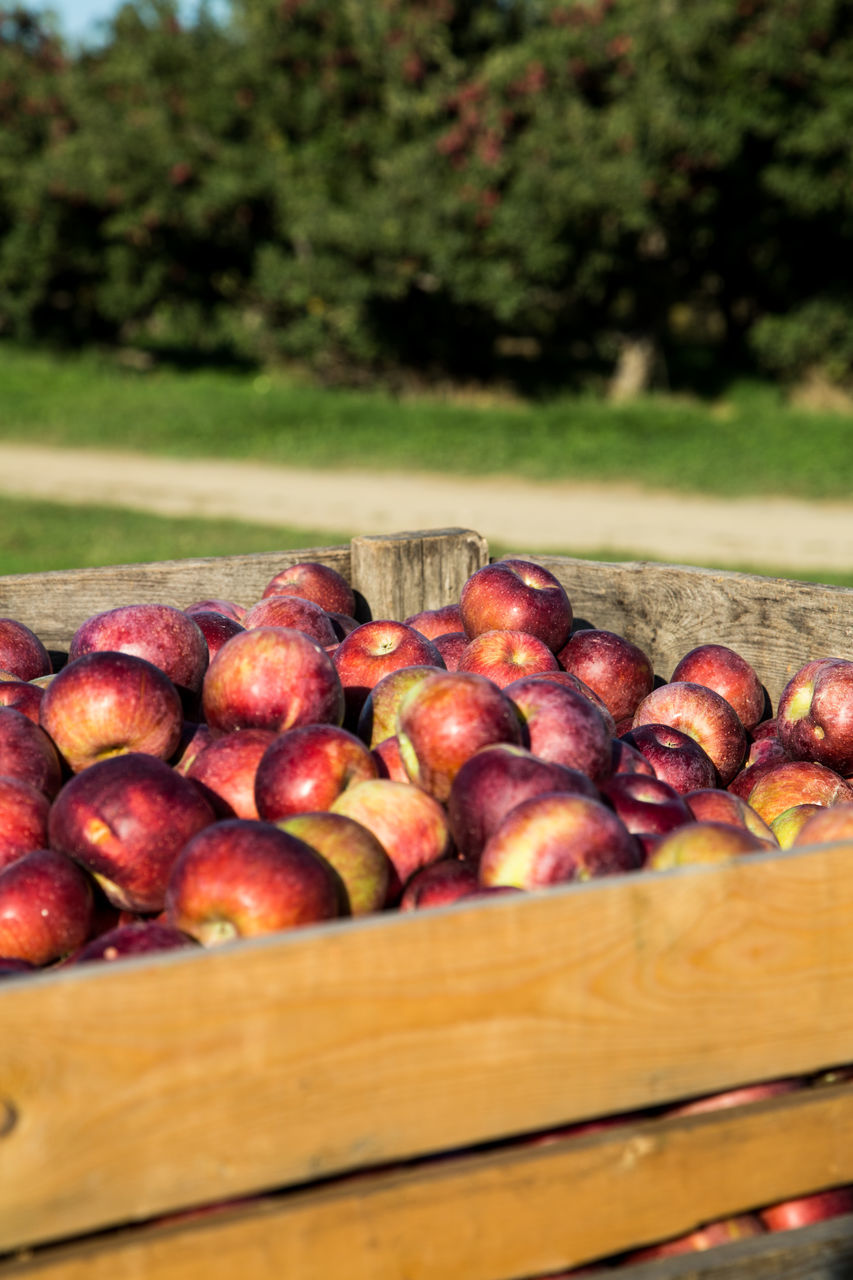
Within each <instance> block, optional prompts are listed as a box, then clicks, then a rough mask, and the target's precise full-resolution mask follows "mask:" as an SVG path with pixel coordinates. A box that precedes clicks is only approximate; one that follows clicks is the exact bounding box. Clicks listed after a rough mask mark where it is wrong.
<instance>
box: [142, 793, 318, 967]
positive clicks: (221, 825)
mask: <svg viewBox="0 0 853 1280" xmlns="http://www.w3.org/2000/svg"><path fill="white" fill-rule="evenodd" d="M342 906H343V890H342V886H341V882H340V879H339V877H338V875H337V873H336V872H335V871H334V870H333V868H332V867H331V865H330V864H329V863H328V862H327V861H326V859H325V858H323V857H321V856H320V854H318V853H317V852H316V850H314V849H312V848H311V846H310V845H308V844H306V843H305V841H304V840H299V839H297V837H296V836H294V835H291V834H290V833H289V832H287V831H282V830H280V828H279V827H277V826H275V825H274V824H273V823H271V822H261V821H253V820H251V819H247V818H226V819H224V820H223V821H221V822H216V823H214V824H213V825H212V826H208V827H206V828H205V829H204V830H203V831H199V832H198V834H197V835H195V836H193V837H192V839H190V840H189V841H188V842H187V843H185V844H184V846H183V848H182V849H181V851H180V853H179V855H178V857H177V859H176V861H175V863H174V865H173V867H172V869H171V875H170V876H169V883H168V888H167V890H166V919H167V921H168V922H169V923H170V924H172V925H173V926H174V927H175V928H176V929H180V930H182V932H184V933H188V934H189V935H190V936H191V937H193V938H196V939H197V940H198V941H199V942H201V943H202V945H204V946H214V945H216V944H218V943H223V942H228V941H231V940H232V939H234V938H252V937H257V936H259V935H262V934H268V933H273V932H277V931H278V930H280V929H292V928H295V927H297V926H298V925H303V924H312V923H316V922H318V921H321V920H331V919H334V918H335V917H337V916H339V915H340V914H341V911H342Z"/></svg>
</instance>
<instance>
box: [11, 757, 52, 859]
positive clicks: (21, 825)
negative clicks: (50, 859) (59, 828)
mask: <svg viewBox="0 0 853 1280" xmlns="http://www.w3.org/2000/svg"><path fill="white" fill-rule="evenodd" d="M49 812H50V800H49V799H48V798H47V796H46V795H45V794H44V792H43V791H41V790H40V789H39V788H38V787H34V786H33V784H32V783H31V782H26V781H25V780H24V779H23V778H9V777H3V776H0V870H2V869H3V868H4V867H6V866H9V864H10V863H12V862H15V861H16V860H17V859H18V858H20V857H22V856H23V854H25V853H30V852H31V851H32V850H33V849H42V848H44V847H45V846H46V845H47V843H48V839H47V819H48V813H49Z"/></svg>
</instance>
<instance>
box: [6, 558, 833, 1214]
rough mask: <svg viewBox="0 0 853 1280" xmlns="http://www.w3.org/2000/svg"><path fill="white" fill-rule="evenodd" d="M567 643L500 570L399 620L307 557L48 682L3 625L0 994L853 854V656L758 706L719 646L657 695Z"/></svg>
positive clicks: (811, 664)
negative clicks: (497, 901)
mask: <svg viewBox="0 0 853 1280" xmlns="http://www.w3.org/2000/svg"><path fill="white" fill-rule="evenodd" d="M573 621H574V620H573V611H572V605H571V602H570V600H569V597H568V595H567V593H566V591H565V589H564V588H563V586H562V585H561V584H560V582H559V581H558V579H557V578H556V577H555V576H554V575H553V574H551V573H550V572H549V571H548V570H547V569H545V568H544V567H542V566H540V565H537V564H535V563H532V562H528V561H525V560H520V559H506V560H502V561H498V562H496V563H493V564H489V565H487V566H485V567H483V568H481V569H479V570H477V571H476V572H474V573H473V574H472V575H471V576H470V577H469V579H468V580H467V582H466V583H465V585H464V587H463V589H462V591H461V593H460V596H459V599H458V601H456V602H454V603H453V604H450V605H447V606H445V607H444V608H441V609H432V610H426V611H424V612H421V613H418V614H416V615H414V616H412V617H410V618H408V619H407V620H406V621H405V622H398V621H393V620H389V619H382V618H379V619H375V618H369V619H368V620H367V621H363V620H360V619H358V618H357V617H356V601H355V597H354V594H353V591H352V589H351V587H350V585H349V584H348V583H347V581H346V580H345V579H344V578H343V577H342V576H341V575H340V574H339V573H337V572H336V571H335V570H334V569H332V568H331V567H329V566H327V565H324V564H322V563H319V562H314V561H307V562H303V563H301V564H296V565H291V566H289V567H288V568H286V569H284V570H282V572H280V573H278V574H276V575H275V576H274V577H273V578H272V580H271V581H270V582H269V584H268V585H267V587H266V589H265V590H264V592H263V595H262V598H261V599H260V600H257V601H255V602H252V603H250V604H249V605H240V604H237V603H236V602H233V601H225V600H203V601H199V602H197V603H196V604H193V605H191V606H190V607H188V608H187V609H185V610H181V609H177V608H175V607H173V606H169V605H164V604H156V603H152V604H126V605H124V606H122V607H118V608H113V609H110V610H107V611H105V612H102V613H98V614H95V615H93V616H92V617H90V618H89V619H88V620H87V621H85V622H84V623H83V624H82V626H80V627H79V629H78V630H77V632H76V633H75V635H74V636H73V638H72V641H71V644H70V648H69V653H68V660H67V662H66V663H65V665H63V666H62V667H61V668H60V669H59V670H58V671H55V672H54V671H53V670H52V667H51V659H50V656H49V654H48V652H47V650H46V649H45V647H44V645H43V643H42V642H41V640H40V639H39V638H38V636H36V635H35V634H34V633H33V632H32V631H31V630H30V629H29V628H28V627H26V626H25V625H24V624H23V623H21V622H20V621H17V620H15V619H11V618H6V619H0V974H7V975H12V974H21V973H25V972H31V971H41V970H44V969H45V968H49V967H52V966H58V965H68V964H80V963H83V962H91V961H95V960H100V961H105V960H115V959H118V958H121V957H123V956H128V955H138V954H141V953H144V952H150V951H160V950H164V949H168V948H174V947H199V946H207V947H209V946H214V945H217V944H221V943H223V942H227V941H229V940H231V939H235V938H247V937H252V936H257V935H260V934H269V933H272V932H274V931H277V930H282V929H288V928H292V927H295V926H300V925H303V924H307V923H312V922H319V921H325V920H329V919H333V918H339V917H344V916H363V915H366V914H370V913H378V912H382V911H389V910H403V911H406V910H414V909H423V908H425V907H429V906H433V905H438V904H443V903H449V902H452V901H456V900H459V899H462V898H471V897H474V896H478V895H480V896H483V895H489V894H495V893H506V892H515V893H519V892H525V891H532V890H540V889H543V888H546V887H547V886H550V885H554V884H563V883H566V882H569V881H573V880H586V879H590V878H594V877H599V876H607V875H614V874H625V873H637V874H653V873H654V872H656V871H657V870H659V869H663V868H669V867H673V866H676V865H679V864H685V863H691V862H710V861H721V860H727V859H731V858H734V857H741V856H748V855H750V854H753V853H760V852H766V851H767V850H768V849H772V848H779V847H781V848H789V847H791V846H793V845H797V844H801V845H805V844H815V843H821V842H823V841H827V840H833V839H838V838H841V837H846V836H850V835H851V833H853V661H847V660H844V659H841V658H837V657H825V658H821V659H818V660H810V661H807V662H805V663H804V665H803V666H802V668H801V669H800V670H799V671H797V672H796V674H795V675H794V676H793V677H792V679H791V680H790V681H789V683H788V684H787V686H786V688H785V689H784V691H783V693H782V695H781V698H780V699H779V703H778V706H777V708H776V710H775V714H774V713H773V709H772V708H771V707H770V705H769V701H768V697H767V695H766V691H765V689H764V687H763V685H762V683H761V679H760V676H759V675H758V673H757V672H756V671H755V670H754V668H753V667H752V666H751V665H750V663H749V662H747V661H746V660H745V659H744V658H743V657H742V656H741V655H740V654H738V653H737V652H735V651H734V650H732V649H731V648H729V647H727V646H725V645H722V644H713V643H703V644H700V645H698V646H697V647H695V648H694V649H692V650H691V651H690V652H687V653H685V654H684V656H683V657H682V658H681V659H680V661H679V662H678V663H677V665H676V666H675V668H674V670H673V671H672V673H671V675H670V678H669V680H667V681H664V680H662V679H661V678H660V676H658V675H656V673H655V672H654V670H653V667H652V662H651V661H650V659H649V657H648V655H647V654H646V653H645V652H644V651H643V650H642V649H641V648H640V647H638V646H637V645H636V644H635V643H633V642H632V641H631V640H630V639H629V638H628V637H626V636H624V635H620V634H616V633H615V632H612V631H607V630H603V629H597V628H592V627H585V628H582V629H577V628H576V627H573ZM844 1205H845V1207H847V1208H848V1209H849V1208H850V1207H851V1206H853V1197H851V1193H849V1189H848V1198H847V1199H845V1200H844Z"/></svg>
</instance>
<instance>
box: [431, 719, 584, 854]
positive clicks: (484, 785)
mask: <svg viewBox="0 0 853 1280" xmlns="http://www.w3.org/2000/svg"><path fill="white" fill-rule="evenodd" d="M546 791H565V792H567V793H570V794H575V795H585V796H587V797H588V798H589V799H590V800H597V799H599V792H598V788H597V787H596V785H595V783H594V782H593V781H592V779H591V778H588V777H587V776H586V774H585V773H581V772H580V770H579V769H570V768H569V767H568V766H567V765H564V764H557V763H555V762H553V761H547V760H542V759H540V758H539V757H538V756H534V755H533V753H532V752H531V751H528V750H527V748H526V747H520V746H514V745H512V744H510V743H498V744H495V745H494V746H488V747H483V748H481V750H479V751H476V752H475V753H474V755H472V756H471V757H470V758H469V759H468V760H466V761H465V763H464V764H463V765H462V767H461V768H460V770H459V772H458V773H457V774H456V777H455V778H454V780H453V786H452V787H451V789H450V795H449V797H448V800H447V816H448V821H449V823H450V830H451V832H452V834H453V839H454V842H455V844H456V848H457V849H458V850H459V852H460V854H462V855H463V856H464V857H466V858H468V859H471V860H477V859H479V857H480V854H481V853H482V851H483V848H484V846H485V844H486V842H487V840H488V839H489V837H490V836H491V835H492V833H493V832H494V831H495V830H496V829H497V828H498V826H499V825H500V823H501V822H502V821H503V819H504V818H505V816H506V815H507V814H508V813H509V811H510V809H513V808H514V807H515V806H516V805H517V804H520V803H521V801H522V800H529V799H530V798H531V797H532V796H536V795H542V794H543V793H544V792H546Z"/></svg>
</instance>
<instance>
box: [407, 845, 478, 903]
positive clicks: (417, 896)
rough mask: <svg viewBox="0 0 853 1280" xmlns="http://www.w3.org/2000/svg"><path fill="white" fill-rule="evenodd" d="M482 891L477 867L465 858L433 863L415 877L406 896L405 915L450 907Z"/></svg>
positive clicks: (408, 885) (409, 884)
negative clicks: (449, 905)
mask: <svg viewBox="0 0 853 1280" xmlns="http://www.w3.org/2000/svg"><path fill="white" fill-rule="evenodd" d="M479 888H480V880H479V876H478V873H477V866H476V864H475V863H473V862H468V861H466V860H463V859H461V858H445V859H444V860H443V861H441V862H433V863H431V864H430V866H428V867H424V868H423V870H421V871H418V872H416V873H415V875H413V876H412V878H411V880H410V881H409V883H408V884H407V885H406V888H405V889H404V890H403V896H402V897H401V898H400V910H401V911H421V910H423V909H424V908H425V907H446V906H447V905H448V904H449V903H451V902H458V901H459V900H460V899H461V898H467V897H469V896H470V895H471V894H472V893H475V892H476V891H477V890H478V889H479Z"/></svg>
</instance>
